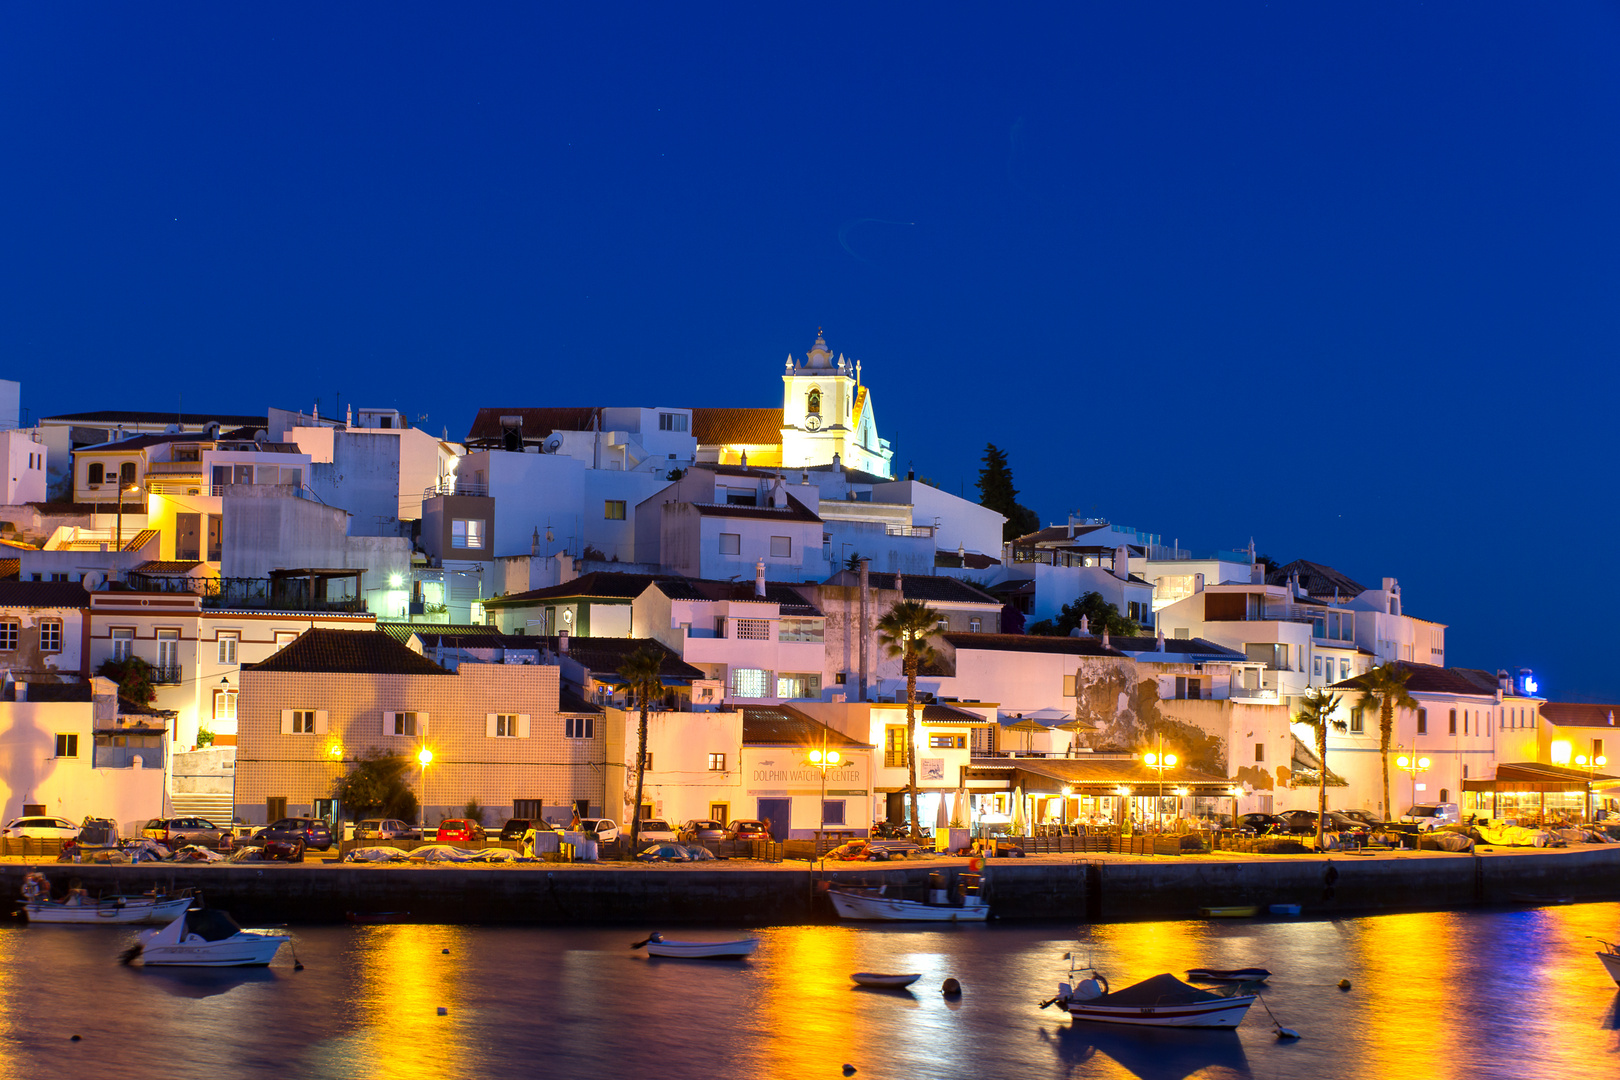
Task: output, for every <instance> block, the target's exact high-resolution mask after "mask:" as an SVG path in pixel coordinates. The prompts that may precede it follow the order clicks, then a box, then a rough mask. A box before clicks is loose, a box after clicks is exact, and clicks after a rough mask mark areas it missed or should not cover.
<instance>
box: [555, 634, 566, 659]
mask: <svg viewBox="0 0 1620 1080" xmlns="http://www.w3.org/2000/svg"><path fill="white" fill-rule="evenodd" d="M557 651H558V652H560V653H562V654H563V655H565V656H566V655H567V654H568V631H566V630H562V631H559V632H558V634H557Z"/></svg>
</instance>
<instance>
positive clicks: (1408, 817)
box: [1401, 802, 1462, 832]
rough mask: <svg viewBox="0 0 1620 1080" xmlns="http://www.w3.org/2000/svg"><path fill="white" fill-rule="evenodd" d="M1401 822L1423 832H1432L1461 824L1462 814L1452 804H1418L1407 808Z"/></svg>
mask: <svg viewBox="0 0 1620 1080" xmlns="http://www.w3.org/2000/svg"><path fill="white" fill-rule="evenodd" d="M1401 821H1402V822H1403V823H1405V824H1407V825H1416V826H1417V827H1418V828H1419V829H1420V830H1421V831H1423V832H1433V831H1434V830H1435V829H1438V828H1439V827H1440V826H1442V825H1457V824H1459V823H1461V821H1462V812H1461V809H1460V808H1459V807H1458V806H1457V804H1456V803H1454V802H1420V803H1417V804H1416V805H1414V806H1409V807H1407V808H1406V813H1404V814H1402V815H1401Z"/></svg>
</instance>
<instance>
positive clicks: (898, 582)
mask: <svg viewBox="0 0 1620 1080" xmlns="http://www.w3.org/2000/svg"><path fill="white" fill-rule="evenodd" d="M894 591H895V592H897V593H899V594H900V599H902V600H904V599H905V598H906V583H905V578H904V576H903V575H902V574H900V573H898V572H897V573H896V574H895V575H894Z"/></svg>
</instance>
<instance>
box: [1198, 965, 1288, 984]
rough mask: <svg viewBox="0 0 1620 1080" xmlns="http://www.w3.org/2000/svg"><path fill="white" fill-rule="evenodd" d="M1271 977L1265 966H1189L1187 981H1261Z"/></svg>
mask: <svg viewBox="0 0 1620 1080" xmlns="http://www.w3.org/2000/svg"><path fill="white" fill-rule="evenodd" d="M1269 978H1271V972H1270V971H1268V970H1266V969H1265V968H1189V969H1188V970H1187V979H1188V981H1189V982H1235V983H1246V982H1247V983H1263V982H1265V981H1266V980H1267V979H1269Z"/></svg>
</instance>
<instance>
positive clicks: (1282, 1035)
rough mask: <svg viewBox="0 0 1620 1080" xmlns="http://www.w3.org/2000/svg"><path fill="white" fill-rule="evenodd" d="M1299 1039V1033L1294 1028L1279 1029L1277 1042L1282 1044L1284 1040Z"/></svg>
mask: <svg viewBox="0 0 1620 1080" xmlns="http://www.w3.org/2000/svg"><path fill="white" fill-rule="evenodd" d="M1297 1038H1299V1032H1297V1031H1295V1030H1294V1029H1293V1028H1285V1027H1279V1028H1278V1029H1277V1041H1278V1042H1282V1041H1283V1040H1284V1039H1297Z"/></svg>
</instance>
